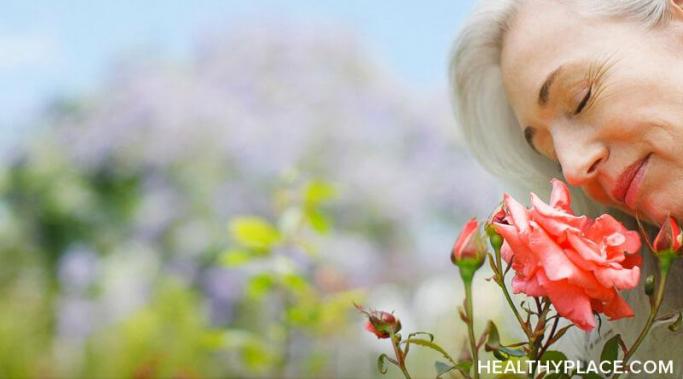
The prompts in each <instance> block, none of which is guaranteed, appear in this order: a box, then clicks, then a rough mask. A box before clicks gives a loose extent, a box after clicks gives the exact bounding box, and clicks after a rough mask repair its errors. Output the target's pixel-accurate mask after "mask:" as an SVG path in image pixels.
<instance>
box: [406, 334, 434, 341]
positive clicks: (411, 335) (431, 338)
mask: <svg viewBox="0 0 683 379" xmlns="http://www.w3.org/2000/svg"><path fill="white" fill-rule="evenodd" d="M419 335H425V336H427V337H429V342H434V335H433V334H432V333H429V332H412V333H410V334H408V338H413V337H416V336H419Z"/></svg>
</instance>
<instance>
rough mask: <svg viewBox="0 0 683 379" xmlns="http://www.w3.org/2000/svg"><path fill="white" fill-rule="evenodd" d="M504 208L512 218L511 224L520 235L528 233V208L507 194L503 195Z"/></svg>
mask: <svg viewBox="0 0 683 379" xmlns="http://www.w3.org/2000/svg"><path fill="white" fill-rule="evenodd" d="M503 206H504V207H505V209H506V210H507V212H508V214H509V215H510V216H511V218H512V220H511V222H512V224H514V225H515V226H516V227H517V230H518V231H519V232H520V233H526V231H527V228H528V225H529V217H528V216H527V210H526V208H524V206H523V205H522V204H520V203H518V202H517V200H515V199H513V198H512V196H510V195H508V194H507V193H506V194H504V195H503Z"/></svg>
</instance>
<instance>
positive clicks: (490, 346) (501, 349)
mask: <svg viewBox="0 0 683 379" xmlns="http://www.w3.org/2000/svg"><path fill="white" fill-rule="evenodd" d="M486 334H487V338H486V344H485V345H484V350H486V351H488V352H493V355H494V356H495V357H496V358H498V359H501V360H507V359H508V358H509V357H510V356H513V357H523V356H524V355H525V354H524V351H523V350H521V349H513V348H509V347H506V346H503V345H501V343H500V334H498V328H497V327H496V324H494V323H493V321H489V323H488V325H487V327H486Z"/></svg>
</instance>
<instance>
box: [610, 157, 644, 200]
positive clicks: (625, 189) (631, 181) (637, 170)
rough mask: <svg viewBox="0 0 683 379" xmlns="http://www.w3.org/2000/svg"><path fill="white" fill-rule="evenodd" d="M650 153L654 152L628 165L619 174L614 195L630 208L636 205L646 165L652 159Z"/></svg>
mask: <svg viewBox="0 0 683 379" xmlns="http://www.w3.org/2000/svg"><path fill="white" fill-rule="evenodd" d="M650 155H652V154H648V155H646V156H645V158H643V159H639V160H637V161H635V162H633V163H631V164H630V165H629V166H628V167H626V169H625V170H624V172H622V173H621V175H619V178H618V179H617V184H616V186H615V187H614V189H613V190H612V196H614V198H615V199H616V200H617V201H619V202H621V203H625V204H626V205H627V206H629V207H630V208H633V207H634V205H635V201H636V197H637V195H638V190H639V189H640V184H641V183H642V182H643V179H644V177H645V171H646V166H647V163H648V162H649V160H650Z"/></svg>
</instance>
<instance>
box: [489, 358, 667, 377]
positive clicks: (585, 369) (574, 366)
mask: <svg viewBox="0 0 683 379" xmlns="http://www.w3.org/2000/svg"><path fill="white" fill-rule="evenodd" d="M477 371H478V372H479V373H480V374H530V373H541V372H545V373H548V374H567V375H570V374H574V375H582V374H610V373H611V374H625V373H627V372H630V373H633V374H673V372H674V364H673V361H671V360H669V361H662V360H647V361H637V360H634V361H629V362H628V364H626V365H624V362H623V361H601V362H595V361H573V360H563V361H533V360H528V361H511V360H510V361H479V362H477Z"/></svg>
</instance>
